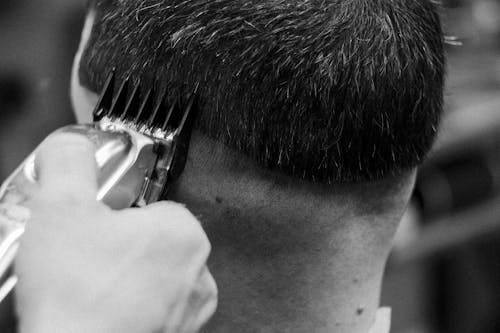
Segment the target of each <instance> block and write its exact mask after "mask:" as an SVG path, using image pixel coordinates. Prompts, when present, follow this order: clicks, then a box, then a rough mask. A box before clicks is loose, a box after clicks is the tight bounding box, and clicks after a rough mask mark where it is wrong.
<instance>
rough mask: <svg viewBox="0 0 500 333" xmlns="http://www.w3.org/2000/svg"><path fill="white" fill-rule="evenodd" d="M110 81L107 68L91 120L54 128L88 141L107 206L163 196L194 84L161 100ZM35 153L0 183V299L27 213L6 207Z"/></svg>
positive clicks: (186, 126) (191, 109)
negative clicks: (174, 97) (187, 90)
mask: <svg viewBox="0 0 500 333" xmlns="http://www.w3.org/2000/svg"><path fill="white" fill-rule="evenodd" d="M114 81H115V77H114V73H112V74H111V75H110V76H109V78H108V79H107V81H106V83H105V85H104V89H103V91H102V93H101V96H100V98H99V101H98V103H97V106H96V108H95V110H94V123H92V124H87V125H73V126H68V127H64V128H62V129H60V130H58V131H57V132H66V133H75V134H79V135H83V136H85V137H87V138H88V139H90V140H91V141H92V142H93V143H94V145H95V159H96V162H97V170H98V177H97V179H98V193H97V198H96V199H97V200H98V201H101V202H103V203H105V204H106V205H108V206H109V207H111V208H112V209H124V208H128V207H131V206H144V205H147V204H149V203H152V202H156V201H158V200H160V199H161V198H162V197H164V196H165V195H166V192H167V190H168V188H169V185H170V184H171V183H172V182H173V181H175V180H176V179H177V178H178V177H179V176H180V174H181V173H182V171H183V169H184V165H185V162H186V156H187V150H188V147H189V140H190V137H191V130H192V126H193V122H194V119H195V116H196V113H197V110H198V106H197V101H196V94H197V91H196V90H197V89H195V91H194V92H193V93H191V94H190V95H189V96H185V97H179V98H178V99H177V100H176V101H175V102H174V103H172V104H167V101H166V95H167V93H166V91H163V92H162V93H160V94H156V93H155V92H154V91H153V89H150V90H149V91H148V92H147V93H146V94H144V95H141V92H140V85H139V84H137V85H134V86H133V87H131V88H132V89H131V93H130V94H129V92H128V90H129V80H124V81H123V83H122V84H121V86H120V87H119V89H118V92H117V94H116V96H114ZM35 156H36V150H35V152H34V153H32V154H31V155H30V156H29V157H28V158H27V159H26V160H25V162H24V163H22V164H21V165H20V166H19V167H18V169H17V170H16V171H15V172H14V173H13V174H12V175H11V176H10V177H9V178H7V180H6V181H5V182H4V184H3V185H2V187H0V302H1V301H2V300H3V299H4V298H5V297H6V296H7V295H8V294H9V293H10V291H11V290H12V289H13V288H14V286H15V284H16V283H17V279H16V277H15V276H14V275H12V269H11V266H12V262H13V261H14V258H15V255H16V252H17V249H18V247H19V239H20V237H21V236H22V234H23V232H24V226H25V223H26V222H27V220H29V217H28V216H26V217H24V218H23V216H22V214H21V215H19V214H16V213H15V212H14V213H13V212H12V209H13V208H12V207H19V206H17V205H21V206H22V203H23V202H24V201H26V200H27V199H29V193H30V187H33V186H34V184H36V182H37V175H36V167H35ZM13 215H17V216H13Z"/></svg>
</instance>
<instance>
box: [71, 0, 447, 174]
mask: <svg viewBox="0 0 500 333" xmlns="http://www.w3.org/2000/svg"><path fill="white" fill-rule="evenodd" d="M91 6H94V7H95V9H96V20H97V24H96V26H95V27H94V31H93V33H92V35H91V37H90V41H89V45H88V46H87V48H86V50H85V51H84V53H83V58H82V61H81V63H80V70H79V74H80V80H81V82H82V84H83V85H84V86H86V87H88V88H90V89H91V90H93V91H99V90H100V88H101V87H102V84H103V82H104V80H105V78H106V77H107V75H108V74H109V72H110V71H111V70H112V68H116V69H117V72H118V73H119V75H120V77H122V78H123V77H125V76H128V75H131V76H132V78H133V79H135V80H142V81H145V82H149V83H151V82H153V81H154V80H158V82H159V84H160V85H163V86H168V87H169V88H171V91H172V92H173V93H175V91H176V90H179V89H184V90H189V89H193V87H194V86H195V85H196V84H198V83H199V84H200V89H199V91H200V101H201V104H202V114H201V116H200V119H199V121H198V123H197V127H198V128H199V129H200V130H201V131H202V132H203V133H204V134H206V135H208V136H209V137H211V138H214V139H215V140H218V141H220V142H223V143H225V144H226V145H227V146H229V147H231V148H233V149H236V150H238V151H240V152H242V153H244V154H245V155H248V156H250V157H251V158H252V159H253V160H255V161H257V162H258V163H259V164H260V165H261V166H262V167H264V168H271V169H276V170H279V171H282V172H284V173H286V174H288V175H291V176H294V177H297V178H303V179H308V180H313V181H317V182H320V183H331V182H338V181H360V180H373V179H380V178H383V177H386V176H390V175H394V174H400V173H401V172H403V171H407V170H410V169H412V168H413V167H415V165H416V164H418V163H419V162H420V161H421V160H422V159H423V157H424V155H425V154H426V152H427V151H428V150H429V148H430V146H431V144H432V142H433V138H434V136H435V134H436V129H437V126H438V120H439V117H440V113H441V103H442V85H443V63H444V60H443V49H442V48H443V46H442V36H441V33H440V23H439V17H438V15H437V13H436V12H435V5H434V4H432V3H431V2H430V1H428V0H425V1H405V0H379V1H373V0H370V1H368V0H365V1H363V0H359V1H339V0H335V1H312V0H308V1H289V0H271V1H248V0H238V1H234V0H226V1H205V0H199V1H180V0H174V1H163V0H153V1H136V0H125V1H117V0H97V1H94V3H93V4H91ZM145 85H147V83H146V84H145Z"/></svg>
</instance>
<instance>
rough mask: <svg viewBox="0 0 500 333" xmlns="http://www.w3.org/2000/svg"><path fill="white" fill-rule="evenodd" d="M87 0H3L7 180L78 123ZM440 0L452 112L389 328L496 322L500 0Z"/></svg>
mask: <svg viewBox="0 0 500 333" xmlns="http://www.w3.org/2000/svg"><path fill="white" fill-rule="evenodd" d="M408 1H412V0H408ZM84 5H85V0H0V45H1V47H0V179H3V178H5V177H6V176H7V175H8V174H9V173H10V172H11V171H12V170H13V169H14V168H15V167H16V166H17V165H18V164H19V163H20V162H21V161H22V159H23V158H24V157H25V156H26V155H27V154H28V153H29V152H31V151H32V150H33V148H34V147H35V146H36V145H37V144H38V143H39V142H40V141H41V140H42V139H43V138H44V137H45V136H46V135H47V134H48V133H50V132H51V131H53V130H54V129H56V128H58V127H60V126H62V125H65V124H68V123H71V122H73V121H74V119H73V116H72V113H71V105H70V101H69V80H70V69H71V63H72V58H73V55H74V53H75V51H76V48H77V46H78V41H79V35H80V29H81V27H82V25H83V19H84V12H85V11H84ZM444 7H445V9H444V11H443V17H444V23H445V31H446V33H447V35H448V38H447V40H448V46H447V53H448V61H449V65H448V79H447V82H448V83H447V90H446V115H445V117H444V123H443V126H442V130H441V136H440V138H439V140H438V143H437V145H436V148H435V149H434V151H433V152H432V154H431V157H430V159H429V161H428V162H427V163H426V164H425V165H424V166H423V167H422V168H421V170H420V174H419V177H418V181H417V186H416V190H415V194H414V197H413V200H412V203H411V205H410V207H409V209H408V212H407V214H406V215H405V217H404V220H403V223H402V226H401V228H400V230H399V232H398V235H397V237H396V241H395V244H394V251H393V254H392V255H391V258H390V261H389V265H388V268H387V275H386V280H385V282H384V288H383V293H382V304H383V305H387V306H391V307H392V309H393V330H392V332H394V333H400V332H401V333H403V332H404V333H410V332H411V333H430V332H443V333H448V332H453V333H462V332H464V333H469V332H479V333H483V332H484V333H489V332H500V0H445V1H444Z"/></svg>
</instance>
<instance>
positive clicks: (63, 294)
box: [15, 134, 217, 333]
mask: <svg viewBox="0 0 500 333" xmlns="http://www.w3.org/2000/svg"><path fill="white" fill-rule="evenodd" d="M37 168H38V169H37V172H38V176H39V184H38V186H37V188H36V189H35V190H34V192H35V193H33V195H32V198H31V199H30V200H29V202H27V203H26V204H25V206H26V207H28V208H29V209H30V210H31V219H30V220H29V222H28V225H27V228H26V232H25V234H24V236H23V239H22V243H21V247H20V250H19V253H18V255H17V257H16V262H15V271H16V273H17V275H18V278H19V282H18V289H17V291H16V298H17V311H18V315H19V317H20V332H22V333H31V332H37V333H44V332H67V333H73V332H92V333H95V332H106V333H113V332H120V333H124V332H125V333H126V332H134V333H139V332H145V333H150V332H159V331H163V332H186V333H187V332H196V331H198V330H199V329H200V327H201V326H202V325H203V324H204V323H205V322H206V321H207V320H208V319H209V318H210V317H211V316H212V314H213V312H214V311H215V308H216V303H217V297H216V294H217V290H216V286H215V282H214V280H213V278H212V276H211V275H210V273H209V272H208V269H207V267H206V260H207V258H208V255H209V252H210V244H209V242H208V240H207V238H206V236H205V234H204V232H203V230H202V228H201V226H200V224H199V223H198V221H197V220H196V218H195V217H194V216H193V215H192V214H191V213H190V212H189V211H188V210H187V209H186V208H184V207H183V206H182V205H180V204H176V203H172V202H162V203H157V204H154V205H151V206H148V207H146V208H142V209H138V208H134V209H128V210H123V211H113V210H111V209H109V208H108V207H107V206H105V205H103V204H101V203H100V202H97V201H96V199H95V198H96V192H97V185H96V184H97V180H96V165H95V159H94V147H93V145H92V143H90V141H88V140H87V139H85V138H84V137H80V136H78V135H75V134H57V135H53V136H51V137H49V138H48V139H47V140H46V141H45V142H44V143H43V144H42V146H41V147H40V149H39V151H37Z"/></svg>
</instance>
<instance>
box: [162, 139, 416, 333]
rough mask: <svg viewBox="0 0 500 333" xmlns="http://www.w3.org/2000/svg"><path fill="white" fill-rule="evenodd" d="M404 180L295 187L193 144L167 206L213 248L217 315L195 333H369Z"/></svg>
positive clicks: (221, 151)
mask: <svg viewBox="0 0 500 333" xmlns="http://www.w3.org/2000/svg"><path fill="white" fill-rule="evenodd" d="M413 177H414V175H413V173H411V174H408V175H407V176H404V177H401V178H400V179H387V180H384V181H380V182H374V183H364V184H335V185H331V186H320V185H318V184H309V183H303V182H300V181H297V180H296V179H287V178H286V177H279V176H278V175H276V174H273V173H269V172H267V171H265V170H262V169H260V168H259V167H258V166H255V165H253V164H252V162H251V161H249V160H248V159H247V158H245V157H244V156H240V155H238V154H236V153H231V152H228V151H227V150H226V149H225V148H223V147H221V145H217V144H216V143H211V142H210V141H207V140H199V139H197V136H194V140H192V145H191V148H190V155H188V160H187V164H186V169H185V171H184V173H183V175H182V176H181V178H180V179H179V181H178V183H177V185H176V186H175V187H174V188H172V191H171V198H172V199H174V200H176V201H179V202H182V203H185V204H186V205H187V207H188V208H189V209H191V210H192V212H193V213H194V214H195V215H197V216H198V217H199V218H200V221H201V222H202V224H203V227H204V229H205V231H206V233H207V235H208V237H209V239H210V241H211V243H212V254H211V258H210V261H209V268H210V270H211V272H212V274H213V275H214V277H215V279H216V281H217V284H218V287H219V307H218V310H217V312H216V315H215V317H214V318H213V320H212V321H211V322H210V323H209V324H208V326H207V327H206V328H205V330H204V332H210V333H211V332H217V333H220V332H222V333H224V332H242V333H245V332H308V331H310V332H319V333H321V332H328V333H330V332H341V333H343V332H346V333H357V332H360V333H366V332H368V331H369V328H370V326H371V325H372V324H373V321H374V319H375V311H376V310H377V308H378V301H379V293H380V285H381V280H382V275H383V270H384V265H385V261H386V259H387V256H388V253H389V250H390V246H391V240H392V237H393V235H394V232H395V230H396V227H397V225H398V223H399V220H400V217H401V216H402V214H403V211H404V208H405V205H406V202H407V201H408V199H409V196H410V193H411V189H412V185H413Z"/></svg>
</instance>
